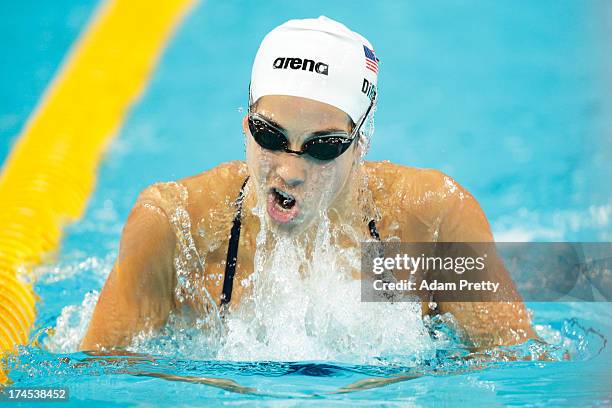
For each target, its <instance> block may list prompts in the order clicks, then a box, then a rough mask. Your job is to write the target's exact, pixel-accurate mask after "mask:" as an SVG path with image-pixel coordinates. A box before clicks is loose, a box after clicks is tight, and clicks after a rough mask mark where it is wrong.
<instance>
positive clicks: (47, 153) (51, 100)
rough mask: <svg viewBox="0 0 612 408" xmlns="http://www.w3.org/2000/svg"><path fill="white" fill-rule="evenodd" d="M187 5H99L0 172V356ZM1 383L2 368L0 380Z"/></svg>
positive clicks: (26, 316)
mask: <svg viewBox="0 0 612 408" xmlns="http://www.w3.org/2000/svg"><path fill="white" fill-rule="evenodd" d="M192 4H193V0H163V1H159V2H151V1H150V0H109V1H107V2H105V3H104V4H102V5H101V7H100V8H99V9H98V11H97V13H96V15H95V17H94V18H93V20H92V21H91V22H90V24H89V26H88V27H87V29H86V30H85V32H84V33H83V34H82V35H81V37H80V39H79V40H78V42H77V43H76V44H75V45H74V46H73V49H72V51H71V53H70V54H69V57H68V59H67V60H66V61H65V62H64V65H63V68H62V70H61V71H60V73H59V74H58V75H57V76H56V78H55V79H54V81H53V83H52V84H51V86H50V87H49V88H48V89H47V91H46V93H45V95H44V97H43V98H42V99H41V101H40V103H39V105H38V107H37V109H36V111H35V112H34V113H33V114H32V115H31V117H30V119H29V121H28V123H27V126H26V127H25V129H24V131H23V132H22V134H21V135H20V137H19V139H18V141H17V143H16V144H15V146H14V148H13V149H12V151H11V154H10V156H9V157H8V158H7V160H6V163H5V165H4V168H3V170H2V173H1V174H0V356H2V355H5V354H6V353H7V352H10V351H12V350H13V349H14V347H15V346H16V345H18V344H26V343H27V341H28V335H29V330H30V328H31V326H32V323H33V322H34V319H35V312H36V310H35V298H34V294H33V291H32V284H31V283H29V281H30V280H31V279H32V277H31V274H30V273H29V272H30V271H31V269H32V267H33V266H35V265H36V264H38V263H40V262H41V261H43V260H44V259H45V255H47V254H49V253H50V252H52V251H53V250H55V249H57V247H58V245H59V244H60V240H61V234H62V227H63V226H64V225H65V224H66V223H68V222H72V221H74V220H77V219H78V218H79V217H81V215H82V214H83V211H84V209H85V205H86V202H87V199H88V197H89V196H90V194H91V192H92V190H93V188H94V183H95V177H96V170H97V168H98V165H99V163H100V160H101V156H102V154H103V152H104V150H105V148H106V146H107V144H108V142H109V141H110V139H111V138H112V136H114V134H115V133H116V132H117V129H119V128H120V126H121V124H122V122H123V119H124V117H125V114H126V112H127V111H128V109H129V108H130V106H131V104H132V103H133V102H134V101H135V100H136V98H138V96H139V95H140V93H141V92H142V90H143V89H144V87H145V85H146V83H147V80H148V78H149V75H150V73H151V71H152V69H153V67H154V66H155V63H156V61H157V59H158V57H159V56H160V54H161V51H162V49H163V46H164V44H165V43H166V41H167V39H168V38H169V36H170V34H171V33H172V31H173V28H174V27H176V25H177V24H178V22H179V21H180V20H181V17H182V16H183V15H184V14H185V13H186V12H187V11H188V10H189V8H190V6H191V5H192ZM6 381H7V377H6V373H5V372H4V371H3V368H2V366H1V365H0V384H2V383H5V382H6Z"/></svg>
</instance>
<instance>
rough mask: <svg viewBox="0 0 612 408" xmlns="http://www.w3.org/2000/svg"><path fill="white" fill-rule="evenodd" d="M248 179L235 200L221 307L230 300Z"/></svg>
mask: <svg viewBox="0 0 612 408" xmlns="http://www.w3.org/2000/svg"><path fill="white" fill-rule="evenodd" d="M247 181H249V178H248V177H247V178H246V179H245V180H244V183H242V187H240V194H239V195H238V198H237V199H236V208H237V209H236V215H235V216H234V222H233V223H232V232H231V233H230V239H229V243H228V245H227V259H226V261H225V274H224V276H223V291H222V292H221V305H224V304H227V303H229V302H230V301H231V300H232V288H233V285H234V275H235V274H236V261H237V260H238V242H240V227H241V226H242V201H243V200H244V187H245V186H246V183H247Z"/></svg>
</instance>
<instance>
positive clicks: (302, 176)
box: [276, 153, 306, 187]
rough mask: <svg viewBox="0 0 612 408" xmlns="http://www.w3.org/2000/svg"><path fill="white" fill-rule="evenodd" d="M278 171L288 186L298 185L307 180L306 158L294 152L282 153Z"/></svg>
mask: <svg viewBox="0 0 612 408" xmlns="http://www.w3.org/2000/svg"><path fill="white" fill-rule="evenodd" d="M280 156H282V157H279V158H278V160H279V161H278V166H277V168H276V173H277V174H278V176H279V177H280V178H281V179H282V180H283V182H284V183H285V184H286V185H287V186H288V187H298V186H300V185H301V184H303V183H304V181H306V168H305V166H304V164H305V163H304V159H302V158H300V157H299V156H298V155H296V154H293V153H281V154H280Z"/></svg>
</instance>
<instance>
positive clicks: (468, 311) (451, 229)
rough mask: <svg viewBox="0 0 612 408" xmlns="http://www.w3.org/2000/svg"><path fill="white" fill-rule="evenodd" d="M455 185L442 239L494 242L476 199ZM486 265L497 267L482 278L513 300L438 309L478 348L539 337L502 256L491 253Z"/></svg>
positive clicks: (441, 304) (442, 304) (444, 305)
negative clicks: (447, 313) (498, 284)
mask: <svg viewBox="0 0 612 408" xmlns="http://www.w3.org/2000/svg"><path fill="white" fill-rule="evenodd" d="M446 180H447V182H448V178H447V179H446ZM455 187H456V190H455V191H454V194H453V195H452V196H451V198H450V199H449V201H448V202H447V206H446V211H445V212H446V215H445V217H444V219H443V221H442V223H441V225H440V235H439V237H440V238H439V241H443V242H493V234H492V233H491V229H490V226H489V222H488V221H487V218H486V216H485V214H484V212H483V211H482V209H481V208H480V205H479V204H478V202H477V201H476V199H475V198H474V197H473V196H472V195H471V194H469V193H468V192H467V191H466V190H464V189H463V188H462V187H461V186H459V185H458V184H456V185H455ZM486 264H487V265H497V267H491V268H489V269H487V270H486V271H484V274H483V276H479V280H480V278H481V277H482V278H484V279H485V280H488V279H490V280H491V281H494V282H499V283H500V287H504V288H506V290H507V292H506V294H505V295H504V299H505V300H513V301H499V302H438V310H439V311H440V312H441V313H446V312H449V313H451V314H452V315H453V316H454V317H455V319H456V320H457V322H458V323H459V325H460V326H461V329H462V330H463V331H464V333H465V334H466V336H467V337H468V340H469V342H470V343H471V344H472V346H473V347H474V348H475V349H487V348H491V347H495V346H500V345H512V344H519V343H523V342H525V341H526V340H528V339H532V338H536V335H535V333H534V331H533V329H532V327H531V323H530V318H529V314H528V312H527V310H526V309H525V305H524V304H523V302H522V301H520V296H519V295H518V292H517V289H516V287H515V285H514V283H513V281H512V278H511V277H510V274H509V273H508V271H507V270H506V268H505V267H504V266H503V262H502V261H501V258H499V256H498V255H497V254H492V256H490V257H489V258H488V260H487V262H486ZM435 300H436V294H435V293H434V301H435Z"/></svg>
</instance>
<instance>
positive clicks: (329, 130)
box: [254, 112, 349, 138]
mask: <svg viewBox="0 0 612 408" xmlns="http://www.w3.org/2000/svg"><path fill="white" fill-rule="evenodd" d="M254 113H256V114H257V116H259V117H260V118H262V119H264V120H265V121H266V122H268V124H270V125H272V126H274V127H275V128H277V129H278V130H280V131H281V132H283V133H284V134H285V136H286V135H287V129H285V128H284V127H283V126H281V125H279V124H278V123H277V122H275V121H274V120H272V119H270V118H268V117H267V116H266V115H263V114H261V113H258V112H254ZM330 133H346V134H349V132H347V131H346V130H344V129H338V128H327V129H321V130H316V131H314V132H311V133H308V138H312V137H318V136H327V135H329V134H330Z"/></svg>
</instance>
